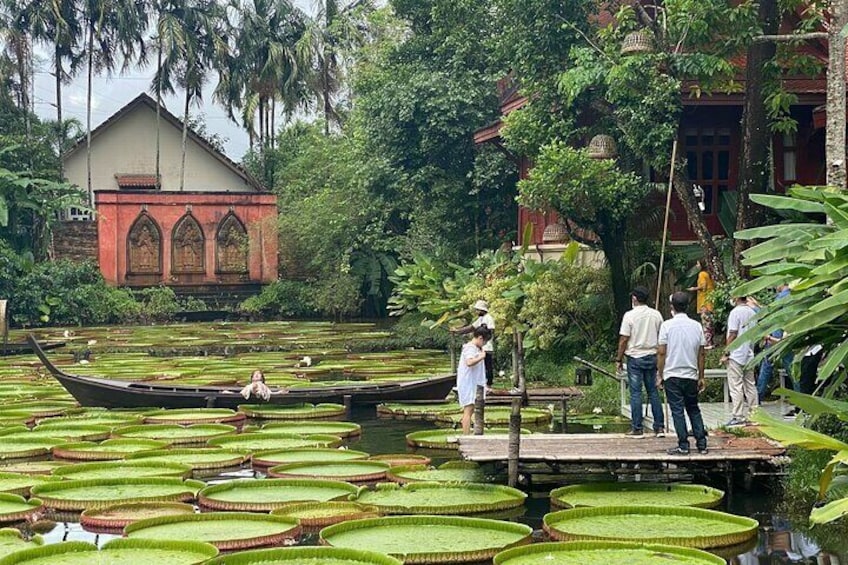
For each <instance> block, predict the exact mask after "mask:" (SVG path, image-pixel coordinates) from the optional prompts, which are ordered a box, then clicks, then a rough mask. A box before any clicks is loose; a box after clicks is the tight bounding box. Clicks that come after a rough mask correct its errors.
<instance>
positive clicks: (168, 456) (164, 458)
mask: <svg viewBox="0 0 848 565" xmlns="http://www.w3.org/2000/svg"><path fill="white" fill-rule="evenodd" d="M135 460H139V461H150V462H152V461H161V462H166V463H179V464H182V465H188V466H190V467H191V468H192V469H193V470H195V471H198V470H205V469H226V468H227V467H237V466H239V465H241V464H242V463H244V462H245V461H246V460H247V456H246V455H244V454H243V453H238V452H236V451H231V450H225V449H215V448H198V449H154V450H151V451H139V452H136V453H131V454H129V455H127V457H126V461H127V462H130V463H131V462H133V461H135Z"/></svg>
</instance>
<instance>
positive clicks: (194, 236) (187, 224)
mask: <svg viewBox="0 0 848 565" xmlns="http://www.w3.org/2000/svg"><path fill="white" fill-rule="evenodd" d="M205 244H206V239H205V238H204V237H203V228H201V227H200V224H199V223H198V221H197V220H196V219H195V218H194V216H192V215H191V212H187V213H186V215H185V216H183V217H182V218H180V219H179V221H178V222H177V223H176V225H174V232H173V235H172V236H171V272H172V273H174V274H191V273H205V272H206V245H205Z"/></svg>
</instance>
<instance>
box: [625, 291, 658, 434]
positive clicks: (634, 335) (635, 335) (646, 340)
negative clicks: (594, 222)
mask: <svg viewBox="0 0 848 565" xmlns="http://www.w3.org/2000/svg"><path fill="white" fill-rule="evenodd" d="M630 299H631V304H632V305H633V308H632V309H631V310H628V311H627V312H625V314H624V317H623V318H622V319H621V330H620V331H619V332H618V333H619V338H618V353H617V355H616V363H617V366H618V370H619V371H620V370H621V369H622V366H623V364H624V357H625V356H626V357H627V379H628V382H629V383H630V431H629V432H627V434H626V435H627V436H628V437H631V438H634V439H641V438H642V437H644V435H643V433H642V422H643V419H644V417H643V415H642V386H643V385H644V386H645V390H647V391H648V401H649V402H650V403H651V413H652V414H653V417H654V435H655V436H656V437H665V419H664V416H663V410H662V402H660V393H659V391H658V390H657V385H656V378H657V346H658V343H657V338H658V337H659V333H660V324H662V322H663V318H662V314H660V313H659V312H658V311H657V310H655V309H653V308H651V307H650V306H648V304H647V302H648V289H647V288H645V287H644V286H637V287H636V288H634V289H633V291H632V292H631V293H630Z"/></svg>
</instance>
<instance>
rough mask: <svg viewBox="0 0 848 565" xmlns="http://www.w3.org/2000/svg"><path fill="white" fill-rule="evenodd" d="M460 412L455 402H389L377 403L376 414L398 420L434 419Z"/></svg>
mask: <svg viewBox="0 0 848 565" xmlns="http://www.w3.org/2000/svg"><path fill="white" fill-rule="evenodd" d="M461 413H462V409H461V408H460V407H459V405H457V404H456V403H455V402H442V403H438V404H402V403H391V404H379V405H377V415H378V416H380V417H382V418H395V419H400V420H425V421H435V420H436V418H438V417H439V416H442V415H445V414H461Z"/></svg>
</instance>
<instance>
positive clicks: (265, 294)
mask: <svg viewBox="0 0 848 565" xmlns="http://www.w3.org/2000/svg"><path fill="white" fill-rule="evenodd" d="M312 294H313V285H312V284H310V283H308V282H304V281H289V280H279V281H274V282H272V283H271V284H269V285H267V286H265V287H263V288H262V292H261V293H259V294H257V295H255V296H251V297H250V298H248V299H247V300H245V301H244V302H242V303H241V304H240V305H239V310H240V311H242V312H244V313H246V314H250V315H253V316H261V317H266V318H311V317H313V316H315V315H317V313H318V310H317V307H316V305H315V303H314V301H313V297H312Z"/></svg>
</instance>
